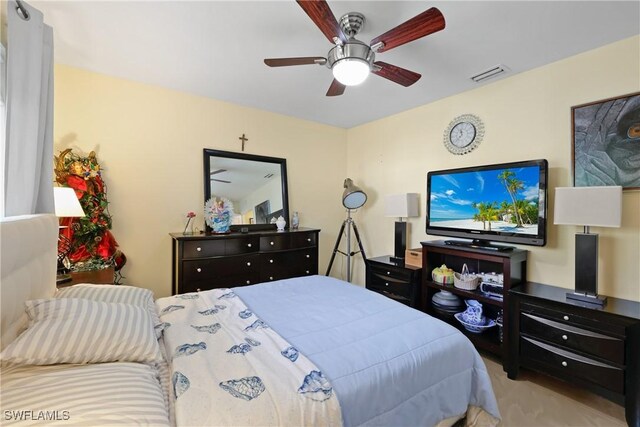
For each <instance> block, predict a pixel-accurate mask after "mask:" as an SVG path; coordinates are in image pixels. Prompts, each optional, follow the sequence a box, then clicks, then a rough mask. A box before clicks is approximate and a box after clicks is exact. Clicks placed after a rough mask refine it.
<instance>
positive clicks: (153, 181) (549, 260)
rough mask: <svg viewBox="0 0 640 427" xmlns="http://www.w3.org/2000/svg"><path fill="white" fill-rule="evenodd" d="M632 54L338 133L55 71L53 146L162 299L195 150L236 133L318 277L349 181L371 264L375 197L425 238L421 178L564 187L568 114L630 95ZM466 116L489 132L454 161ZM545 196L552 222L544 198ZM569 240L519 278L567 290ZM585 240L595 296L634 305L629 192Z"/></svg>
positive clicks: (554, 237)
mask: <svg viewBox="0 0 640 427" xmlns="http://www.w3.org/2000/svg"><path fill="white" fill-rule="evenodd" d="M639 44H640V37H634V38H631V39H628V40H624V41H621V42H618V43H615V44H612V45H609V46H606V47H603V48H600V49H597V50H593V51H590V52H587V53H584V54H581V55H578V56H575V57H572V58H569V59H566V60H563V61H560V62H557V63H554V64H551V65H548V66H545V67H541V68H538V69H535V70H532V71H529V72H526V73H522V74H517V75H514V76H512V77H509V78H504V79H502V80H498V81H496V82H494V83H492V84H489V85H486V86H483V87H480V88H478V89H476V90H473V91H470V92H466V93H463V94H460V95H456V96H452V97H449V98H446V99H443V100H440V101H437V102H434V103H431V104H428V105H424V106H422V107H419V108H416V109H413V110H410V111H407V112H404V113H401V114H397V115H394V116H391V117H387V118H385V119H382V120H378V121H375V122H372V123H369V124H366V125H362V126H359V127H356V128H353V129H349V130H344V129H338V128H334V127H330V126H324V125H320V124H316V123H312V122H308V121H303V120H298V119H294V118H290V117H285V116H282V115H277V114H272V113H268V112H264V111H259V110H255V109H250V108H243V107H240V106H237V105H233V104H229V103H224V102H220V101H216V100H211V99H207V98H202V97H197V96H192V95H188V94H184V93H179V92H175V91H171V90H166V89H161V88H158V87H153V86H149V85H143V84H139V83H133V82H130V81H126V80H122V79H116V78H112V77H107V76H104V75H100V74H96V73H91V72H88V71H84V70H80V69H76V68H71V67H67V66H62V65H58V66H56V69H55V73H56V74H55V78H56V81H55V84H56V97H55V111H56V114H55V144H56V146H55V149H56V152H58V151H59V150H61V149H64V148H67V147H79V148H80V149H82V150H83V151H85V152H86V151H89V150H92V149H93V150H96V151H97V153H98V158H99V159H100V161H101V163H102V166H103V167H104V169H105V171H104V177H105V180H106V182H107V184H108V186H109V201H110V202H111V205H110V210H111V213H112V214H113V224H114V227H113V231H114V235H115V237H116V239H118V241H119V243H120V245H121V248H122V249H123V251H124V252H125V253H126V255H127V257H128V259H129V261H128V264H127V266H126V267H125V269H124V270H123V272H124V275H125V277H126V283H128V284H135V285H140V286H144V287H148V288H150V289H152V290H154V291H155V292H156V295H157V296H164V295H168V294H169V292H170V290H169V284H170V238H169V237H168V233H169V232H179V231H181V230H182V228H183V226H184V221H185V218H184V215H185V214H186V212H187V211H190V210H192V211H195V212H197V213H198V218H197V219H198V224H199V225H200V226H201V224H202V214H201V212H202V209H201V205H202V202H203V200H202V193H203V182H202V148H205V147H206V148H215V149H222V150H229V151H239V140H238V137H239V136H240V135H241V134H242V133H245V134H247V135H248V137H249V142H248V145H247V152H249V153H253V154H261V155H268V156H276V157H284V158H286V159H287V167H288V175H289V198H290V209H291V211H294V210H298V211H300V216H301V224H302V226H312V227H319V228H321V229H322V233H321V234H320V236H321V238H320V248H321V249H320V273H324V271H325V270H326V266H327V263H328V260H329V256H330V255H331V251H332V249H333V245H334V243H335V240H336V238H337V231H338V228H339V226H340V224H341V222H342V221H343V220H344V218H345V214H344V211H343V209H342V207H341V205H340V200H339V198H340V194H341V189H342V181H343V179H344V178H345V177H347V176H349V177H351V178H353V179H354V181H355V183H356V185H359V186H361V187H362V188H363V189H364V190H365V191H366V192H367V193H368V195H369V200H368V202H367V204H366V205H365V206H364V207H363V208H362V209H360V210H359V211H358V212H356V213H355V214H354V218H355V221H356V223H357V225H358V228H359V230H360V233H361V236H362V240H363V243H364V247H365V250H366V252H367V255H368V256H379V255H384V254H389V253H391V252H392V251H393V236H392V234H393V221H394V219H393V218H386V217H384V215H383V199H384V196H385V195H386V194H392V193H400V192H416V193H420V194H421V199H420V205H421V212H420V215H421V216H420V218H414V219H411V220H410V227H411V231H410V236H409V238H410V244H411V246H412V247H419V243H420V241H423V240H427V239H430V238H432V237H430V236H427V235H426V234H425V232H424V218H425V216H424V206H423V205H424V202H425V200H424V199H425V193H426V188H425V183H426V173H427V171H429V170H438V169H448V168H454V167H464V166H473V165H481V164H490V163H498V162H508V161H516V160H524V159H534V158H546V159H547V160H548V161H549V165H550V188H554V187H557V186H568V185H571V129H570V107H571V106H573V105H578V104H582V103H586V102H590V101H595V100H598V99H603V98H608V97H611V96H615V95H622V94H627V93H631V92H634V91H638V90H640V79H639V77H638V76H640V57H639V55H640V53H639V49H638V47H639ZM424 78H428V77H427V76H425V77H424ZM407 90H416V88H414V89H407ZM464 113H473V114H476V115H478V116H480V117H481V118H482V120H483V121H484V123H485V127H486V135H485V138H484V141H483V142H482V144H481V145H480V146H479V147H478V148H477V149H476V150H475V151H474V152H472V153H470V154H467V155H464V156H454V155H452V154H449V152H448V151H446V149H445V148H444V146H443V144H442V135H443V131H444V129H445V128H446V126H447V124H448V123H449V121H450V120H451V119H453V118H454V117H456V116H458V115H460V114H464ZM345 153H346V156H345ZM345 158H346V159H347V160H345ZM549 196H550V197H549V198H550V204H549V214H550V216H552V215H553V207H554V195H553V191H551V192H550V193H549ZM579 230H580V229H579V228H578V227H571V226H554V225H552V224H550V227H549V234H548V243H547V246H546V247H544V248H537V247H526V246H523V248H526V249H529V250H530V254H529V263H528V279H529V280H533V281H538V282H542V283H548V284H555V285H558V286H563V287H567V288H571V287H573V260H574V247H573V235H574V233H575V232H576V231H579ZM594 231H596V232H598V233H599V234H600V254H601V256H600V291H601V293H604V294H608V295H613V296H616V297H620V298H627V299H633V300H640V259H639V258H640V192H638V191H635V192H629V191H627V192H625V193H624V197H623V227H622V228H620V229H605V228H594ZM433 238H435V237H433ZM343 244H344V239H343ZM354 245H355V243H354ZM354 270H355V274H354V282H356V283H359V284H362V283H364V266H363V263H362V261H361V260H360V258H359V256H358V257H356V262H355V268H354ZM344 271H345V259H344V257H342V256H338V257H337V258H336V263H335V265H334V268H333V270H332V273H333V274H332V275H334V276H338V277H344Z"/></svg>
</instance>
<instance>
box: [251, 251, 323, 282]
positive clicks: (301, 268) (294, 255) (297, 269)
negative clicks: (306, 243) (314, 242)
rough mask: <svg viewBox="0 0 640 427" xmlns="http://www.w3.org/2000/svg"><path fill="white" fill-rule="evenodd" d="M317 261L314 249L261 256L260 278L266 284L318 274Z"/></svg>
mask: <svg viewBox="0 0 640 427" xmlns="http://www.w3.org/2000/svg"><path fill="white" fill-rule="evenodd" d="M317 259H318V255H317V249H315V248H310V249H304V250H298V251H288V252H275V253H272V254H267V255H263V256H262V262H261V270H260V271H261V274H260V277H261V278H262V280H263V281H265V282H267V281H272V280H280V279H286V278H289V277H297V276H307V275H311V274H318V261H317Z"/></svg>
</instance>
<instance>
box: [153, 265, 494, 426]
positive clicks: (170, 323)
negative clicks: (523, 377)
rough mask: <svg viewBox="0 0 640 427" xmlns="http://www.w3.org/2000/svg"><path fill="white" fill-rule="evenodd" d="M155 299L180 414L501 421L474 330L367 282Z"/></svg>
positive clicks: (264, 420)
mask: <svg viewBox="0 0 640 427" xmlns="http://www.w3.org/2000/svg"><path fill="white" fill-rule="evenodd" d="M156 304H157V306H158V311H159V312H160V316H161V320H162V321H163V322H165V324H166V329H165V330H164V338H165V344H166V347H167V354H168V357H169V358H170V359H172V372H173V373H174V376H173V390H172V394H173V397H174V398H175V404H176V420H177V423H178V425H274V424H275V425H345V426H389V425H393V426H401V425H406V426H415V425H437V424H439V423H442V425H447V424H451V423H452V422H454V421H456V420H458V419H460V418H462V417H464V416H465V414H466V416H467V425H495V424H496V423H497V421H498V418H499V413H498V409H497V405H496V401H495V397H494V394H493V391H492V388H491V383H490V380H489V376H488V374H487V372H486V369H485V366H484V363H483V361H482V359H481V358H480V356H479V355H478V353H477V352H476V350H475V349H474V347H473V346H472V344H471V343H470V342H469V340H468V339H467V338H466V337H464V336H463V335H462V334H461V333H460V332H459V331H458V330H457V329H455V328H454V327H452V326H450V325H447V324H445V323H444V322H441V321H439V320H437V319H434V318H432V317H430V316H428V315H425V314H424V313H421V312H419V311H417V310H413V309H410V308H408V307H406V306H404V305H402V304H399V303H397V302H395V301H392V300H390V299H388V298H386V297H384V296H382V295H380V294H377V293H373V292H370V291H368V290H366V289H363V288H361V287H358V286H354V285H351V284H348V283H346V282H343V281H340V280H337V279H333V278H329V277H324V276H311V277H304V278H294V279H286V280H280V281H275V282H270V283H263V284H258V285H253V286H246V287H238V288H233V289H215V290H211V291H205V292H200V293H192V294H183V295H176V296H173V297H169V298H162V299H160V300H158V301H157V302H156ZM296 365H300V366H296ZM267 395H268V396H267ZM282 402H286V403H282ZM330 404H331V405H330ZM292 406H293V407H295V408H298V410H295V409H292ZM221 408H224V409H221ZM258 414H259V416H258ZM317 414H320V415H317Z"/></svg>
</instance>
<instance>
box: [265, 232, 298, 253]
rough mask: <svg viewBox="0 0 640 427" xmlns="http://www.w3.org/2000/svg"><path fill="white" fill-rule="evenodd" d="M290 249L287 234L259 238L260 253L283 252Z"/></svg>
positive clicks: (289, 240)
mask: <svg viewBox="0 0 640 427" xmlns="http://www.w3.org/2000/svg"><path fill="white" fill-rule="evenodd" d="M290 248H291V239H290V236H289V234H283V235H280V236H278V235H271V236H263V237H261V238H260V251H262V252H268V251H283V250H287V249H290Z"/></svg>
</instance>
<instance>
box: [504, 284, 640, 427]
mask: <svg viewBox="0 0 640 427" xmlns="http://www.w3.org/2000/svg"><path fill="white" fill-rule="evenodd" d="M510 293H511V299H510V307H511V313H512V316H511V327H510V333H511V343H512V345H511V349H510V352H511V357H509V366H508V369H507V373H508V375H509V378H511V379H515V378H516V377H517V375H518V370H519V368H520V367H521V366H523V367H526V368H530V369H534V370H536V371H539V372H542V373H545V374H548V375H551V376H554V377H556V378H560V379H562V380H565V381H567V382H570V383H573V384H576V385H577V386H579V387H583V388H586V389H589V390H591V391H593V392H595V393H598V394H600V395H602V396H604V397H606V398H608V399H610V400H612V401H614V402H617V403H619V404H622V405H624V406H625V416H626V419H627V423H628V424H629V425H630V426H640V303H638V302H634V301H628V300H622V299H618V298H611V297H609V298H608V301H607V304H606V305H605V306H604V307H598V306H592V305H590V304H588V303H582V302H580V301H575V300H567V299H566V293H567V289H564V288H558V287H555V286H549V285H543V284H540V283H532V282H528V283H524V284H522V285H521V286H518V287H515V288H513V289H511V291H510Z"/></svg>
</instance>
